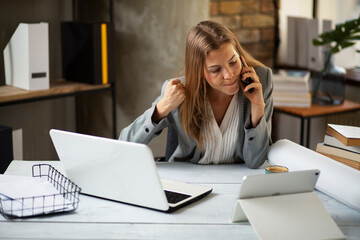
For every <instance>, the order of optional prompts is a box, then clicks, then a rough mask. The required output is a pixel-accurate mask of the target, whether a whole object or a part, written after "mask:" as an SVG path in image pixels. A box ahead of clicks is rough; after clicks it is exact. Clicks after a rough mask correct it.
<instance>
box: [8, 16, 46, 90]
mask: <svg viewBox="0 0 360 240" xmlns="http://www.w3.org/2000/svg"><path fill="white" fill-rule="evenodd" d="M48 32H49V30H48V23H32V24H27V23H20V24H19V26H18V27H17V29H16V30H15V32H14V34H13V35H12V37H11V39H10V41H9V43H8V44H7V45H6V47H5V49H4V64H5V79H6V84H7V85H11V86H14V87H18V88H23V89H26V90H43V89H48V88H49V33H48Z"/></svg>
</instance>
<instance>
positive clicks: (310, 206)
mask: <svg viewBox="0 0 360 240" xmlns="http://www.w3.org/2000/svg"><path fill="white" fill-rule="evenodd" d="M318 175H319V171H317V170H305V171H297V172H288V173H278V174H266V175H265V174H264V175H253V176H246V177H245V178H244V180H243V183H242V186H241V190H240V194H239V199H238V200H237V201H236V205H235V209H234V213H233V218H232V221H233V222H239V221H247V220H248V221H249V222H250V224H251V225H252V227H253V228H254V230H255V232H256V234H257V235H258V237H259V238H260V239H345V236H344V235H343V233H342V232H341V230H340V229H339V228H338V226H337V225H336V223H335V222H334V220H333V219H332V218H331V216H330V215H329V213H328V212H327V211H326V209H325V208H324V206H323V204H322V202H321V200H320V199H319V198H318V196H317V195H316V193H315V192H314V191H313V190H314V187H315V184H316V181H317V177H318Z"/></svg>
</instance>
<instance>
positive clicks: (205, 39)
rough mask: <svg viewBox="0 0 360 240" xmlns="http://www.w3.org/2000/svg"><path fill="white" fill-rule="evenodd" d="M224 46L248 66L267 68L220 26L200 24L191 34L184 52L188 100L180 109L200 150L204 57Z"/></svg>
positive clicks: (182, 119)
mask: <svg viewBox="0 0 360 240" xmlns="http://www.w3.org/2000/svg"><path fill="white" fill-rule="evenodd" d="M224 43H231V44H232V45H233V46H234V48H235V49H236V51H237V52H238V54H239V55H240V56H243V58H244V59H245V61H246V63H247V64H248V66H250V67H255V66H264V65H263V64H262V63H261V62H259V61H257V60H255V59H254V58H253V57H252V56H251V55H250V54H249V53H247V52H246V51H245V50H244V49H243V48H242V47H241V45H240V43H239V41H238V40H237V39H236V37H235V35H234V34H233V33H232V32H231V31H230V30H229V29H227V28H226V27H225V26H223V25H222V24H220V23H217V22H213V21H204V22H200V23H199V24H198V25H196V26H195V27H193V28H192V29H191V30H190V31H189V33H188V36H187V39H186V50H185V95H186V98H185V100H184V102H183V103H182V105H181V106H180V119H181V123H182V126H183V128H184V131H185V133H186V135H188V136H189V135H190V136H191V137H192V138H193V139H194V140H195V141H196V143H197V144H198V146H199V147H201V146H202V140H203V139H202V124H203V122H204V121H205V120H206V119H207V118H206V117H207V112H206V88H207V82H206V80H205V77H204V64H205V58H206V56H207V54H208V53H209V52H210V51H212V50H216V49H219V48H220V47H221V45H222V44H224Z"/></svg>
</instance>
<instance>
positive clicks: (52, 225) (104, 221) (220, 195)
mask: <svg viewBox="0 0 360 240" xmlns="http://www.w3.org/2000/svg"><path fill="white" fill-rule="evenodd" d="M36 163H39V162H33V161H13V162H12V163H11V165H10V166H9V168H8V169H7V171H6V174H14V175H27V176H31V167H32V165H33V164H36ZM42 163H50V164H51V165H52V166H54V167H55V168H57V169H58V170H60V171H62V166H61V164H60V162H57V161H52V162H42ZM158 169H159V174H160V176H161V177H163V178H168V179H173V180H180V181H185V182H189V183H198V184H203V185H208V186H211V187H213V192H212V193H211V194H210V195H208V196H207V197H205V198H204V199H202V200H200V201H198V202H196V203H193V204H191V205H189V206H187V207H185V208H183V209H180V210H178V211H176V212H174V213H171V214H167V213H162V212H157V211H152V210H148V209H144V208H139V207H134V206H129V205H126V204H121V203H117V202H113V201H106V200H101V199H97V198H93V197H88V196H85V195H81V196H80V204H79V207H78V209H77V210H76V211H74V212H71V213H67V214H58V215H53V216H45V217H36V218H29V219H15V220H6V219H4V218H3V217H2V216H0V238H6V239H182V240H183V239H221V240H223V239H257V236H256V234H255V232H254V230H253V229H252V227H251V225H249V223H248V222H243V223H232V222H231V217H232V212H233V208H234V205H235V200H236V195H237V193H238V191H239V188H240V185H241V179H242V177H243V176H244V175H246V174H258V173H264V169H257V170H251V169H247V168H246V167H245V166H244V165H219V166H201V165H194V164H190V163H159V164H158ZM62 172H63V171H62ZM80 187H81V186H80ZM354 187H355V186H354ZM317 194H318V196H319V197H320V199H321V200H322V201H323V203H324V206H325V208H326V209H327V210H328V212H329V213H330V214H331V216H332V217H333V218H334V220H335V222H336V223H337V224H338V225H339V227H340V229H341V230H342V231H343V233H344V234H345V235H346V236H347V237H348V239H359V238H360V212H358V211H356V210H353V209H351V208H349V207H347V206H346V205H344V204H342V203H340V202H338V201H336V200H334V199H332V198H330V197H328V196H326V195H324V194H322V193H320V192H317Z"/></svg>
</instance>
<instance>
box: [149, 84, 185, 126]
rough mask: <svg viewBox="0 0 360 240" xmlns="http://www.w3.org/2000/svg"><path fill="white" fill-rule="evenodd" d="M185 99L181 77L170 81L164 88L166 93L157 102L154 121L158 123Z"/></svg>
mask: <svg viewBox="0 0 360 240" xmlns="http://www.w3.org/2000/svg"><path fill="white" fill-rule="evenodd" d="M184 100H185V88H184V85H183V84H182V83H181V81H180V79H173V80H171V81H169V82H168V83H167V84H166V86H165V90H164V95H163V97H162V98H161V100H160V101H159V102H158V103H157V104H156V107H155V112H154V114H153V116H152V121H153V122H155V123H158V122H159V121H160V120H161V119H163V118H164V117H166V116H167V115H168V114H169V113H170V112H171V111H172V110H174V109H175V108H177V107H178V106H179V105H180V104H181V103H182V102H183V101H184Z"/></svg>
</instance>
